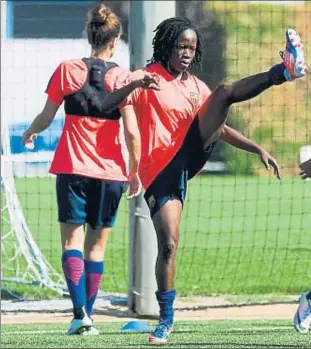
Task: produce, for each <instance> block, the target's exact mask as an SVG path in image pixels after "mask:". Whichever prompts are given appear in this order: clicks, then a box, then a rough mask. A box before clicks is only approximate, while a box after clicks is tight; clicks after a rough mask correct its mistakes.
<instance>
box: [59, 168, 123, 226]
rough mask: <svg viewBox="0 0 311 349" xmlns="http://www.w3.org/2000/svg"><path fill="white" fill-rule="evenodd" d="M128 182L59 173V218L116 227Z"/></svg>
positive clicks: (74, 222)
mask: <svg viewBox="0 0 311 349" xmlns="http://www.w3.org/2000/svg"><path fill="white" fill-rule="evenodd" d="M123 188H124V182H117V181H108V180H102V179H95V178H89V177H84V176H80V175H74V174H59V175H57V177H56V193H57V204H58V220H59V222H63V223H73V224H85V223H88V224H89V225H90V226H91V227H92V229H97V228H106V227H112V226H113V225H114V222H115V220H116V217H117V210H118V206H119V203H120V199H121V196H122V193H123Z"/></svg>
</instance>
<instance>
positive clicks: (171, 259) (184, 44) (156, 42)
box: [117, 18, 307, 344]
mask: <svg viewBox="0 0 311 349" xmlns="http://www.w3.org/2000/svg"><path fill="white" fill-rule="evenodd" d="M155 32H156V34H155V37H154V39H153V56H152V58H151V60H150V64H148V65H147V66H146V67H145V68H143V69H142V70H140V72H141V71H144V72H149V73H151V74H152V76H153V78H155V79H157V82H158V84H159V86H160V87H161V89H160V90H159V91H151V90H143V89H141V88H139V89H136V90H135V91H133V92H132V93H131V95H130V96H129V97H128V98H127V100H126V101H125V103H123V104H122V105H121V110H122V111H123V112H124V113H125V115H133V116H134V114H136V117H137V121H138V126H139V129H140V133H141V144H142V156H141V162H140V167H139V175H140V178H141V181H142V184H143V187H144V188H145V189H146V192H145V199H146V201H147V203H148V206H149V208H150V213H151V217H152V220H153V224H154V227H155V230H156V234H157V239H158V257H157V262H156V279H157V284H158V290H157V292H156V297H157V300H158V303H159V307H160V320H159V324H158V325H157V327H156V329H155V330H154V331H153V332H152V333H151V335H150V337H149V341H150V342H151V343H155V344H160V343H166V342H167V340H168V335H169V333H170V332H171V330H172V328H173V317H174V314H173V303H174V299H175V295H176V291H175V288H174V278H175V256H176V251H177V246H178V240H179V224H180V218H181V213H182V207H183V204H184V200H185V195H186V189H187V181H188V180H189V179H191V178H192V177H193V176H194V175H195V174H197V173H198V172H199V171H200V169H201V168H202V167H203V166H204V164H205V162H206V160H207V159H208V158H209V156H210V155H211V153H212V151H213V149H214V147H215V143H216V142H217V140H218V139H219V138H220V139H221V140H223V141H225V142H227V143H229V144H231V145H233V146H235V147H237V148H240V149H243V150H246V151H248V152H251V153H255V154H257V155H259V157H260V159H261V161H262V163H263V164H264V165H265V167H266V168H267V170H269V169H270V168H271V167H272V168H273V169H274V175H275V176H276V177H277V178H280V174H279V167H278V164H277V162H276V161H275V159H274V158H273V157H272V156H271V155H270V154H269V153H268V152H267V151H265V150H264V149H263V148H262V147H261V146H260V145H258V144H256V143H254V142H252V141H251V140H249V139H247V138H246V137H244V136H243V135H242V134H240V133H239V132H237V131H236V130H234V129H233V128H231V127H229V126H227V125H226V124H225V122H226V119H227V116H228V111H229V108H230V106H231V105H232V104H234V103H237V102H242V101H245V100H248V99H251V98H253V97H255V96H257V95H259V94H260V93H261V92H263V91H264V90H266V89H268V88H269V87H272V86H274V85H279V84H282V83H284V82H286V81H293V80H295V79H296V78H300V77H302V76H304V75H305V74H306V71H307V67H306V63H305V60H304V53H303V45H302V43H301V39H300V37H299V35H297V33H296V32H295V31H294V30H292V29H289V30H288V31H287V32H286V49H285V51H284V52H283V53H282V58H283V63H281V64H277V65H275V66H273V67H272V68H271V69H270V70H269V71H267V72H264V73H261V74H257V75H253V76H249V77H247V78H244V79H242V80H240V81H237V82H235V83H233V84H221V85H220V86H218V87H217V88H216V89H215V91H214V92H213V93H211V91H210V90H209V88H208V87H207V86H206V84H205V83H204V82H202V81H200V80H199V79H198V78H196V77H195V76H193V75H192V74H191V73H190V70H191V68H193V67H197V66H199V65H200V64H201V61H202V58H203V40H202V36H201V34H200V31H199V30H198V28H197V27H196V26H195V24H194V23H193V22H191V21H190V20H189V19H187V18H170V19H167V20H165V21H163V22H162V23H161V24H160V25H159V26H158V27H157V28H156V30H155ZM136 73H137V72H134V73H132V75H128V79H131V78H133V76H135V74H136ZM128 79H123V80H119V83H117V85H118V86H120V87H121V86H123V84H124V83H128Z"/></svg>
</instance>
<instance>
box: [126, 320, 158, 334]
mask: <svg viewBox="0 0 311 349" xmlns="http://www.w3.org/2000/svg"><path fill="white" fill-rule="evenodd" d="M121 331H123V332H151V327H149V326H148V325H147V324H146V323H145V322H143V321H129V322H127V323H126V324H125V325H123V326H122V327H121Z"/></svg>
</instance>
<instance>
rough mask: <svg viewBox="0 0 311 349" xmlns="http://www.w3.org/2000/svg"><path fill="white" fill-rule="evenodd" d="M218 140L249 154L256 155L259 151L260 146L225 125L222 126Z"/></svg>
mask: <svg viewBox="0 0 311 349" xmlns="http://www.w3.org/2000/svg"><path fill="white" fill-rule="evenodd" d="M220 139H221V140H223V141H225V142H227V143H229V144H231V145H233V146H234V147H236V148H239V149H242V150H245V151H248V152H250V153H255V154H258V152H259V151H260V150H261V146H259V145H258V144H256V143H255V142H253V141H252V140H251V139H249V138H247V137H245V136H243V135H242V134H241V133H240V132H238V131H236V130H235V129H233V128H231V127H229V126H227V125H225V126H224V128H223V131H222V134H221V135H220Z"/></svg>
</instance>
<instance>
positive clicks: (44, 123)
mask: <svg viewBox="0 0 311 349" xmlns="http://www.w3.org/2000/svg"><path fill="white" fill-rule="evenodd" d="M52 121H53V118H51V119H47V118H46V117H44V116H43V115H42V114H39V115H38V116H37V117H36V118H35V119H34V120H33V122H32V123H31V125H30V126H29V128H28V129H29V131H31V132H32V133H40V132H43V131H44V130H46V129H47V128H48V127H49V126H50V125H51V123H52Z"/></svg>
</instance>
